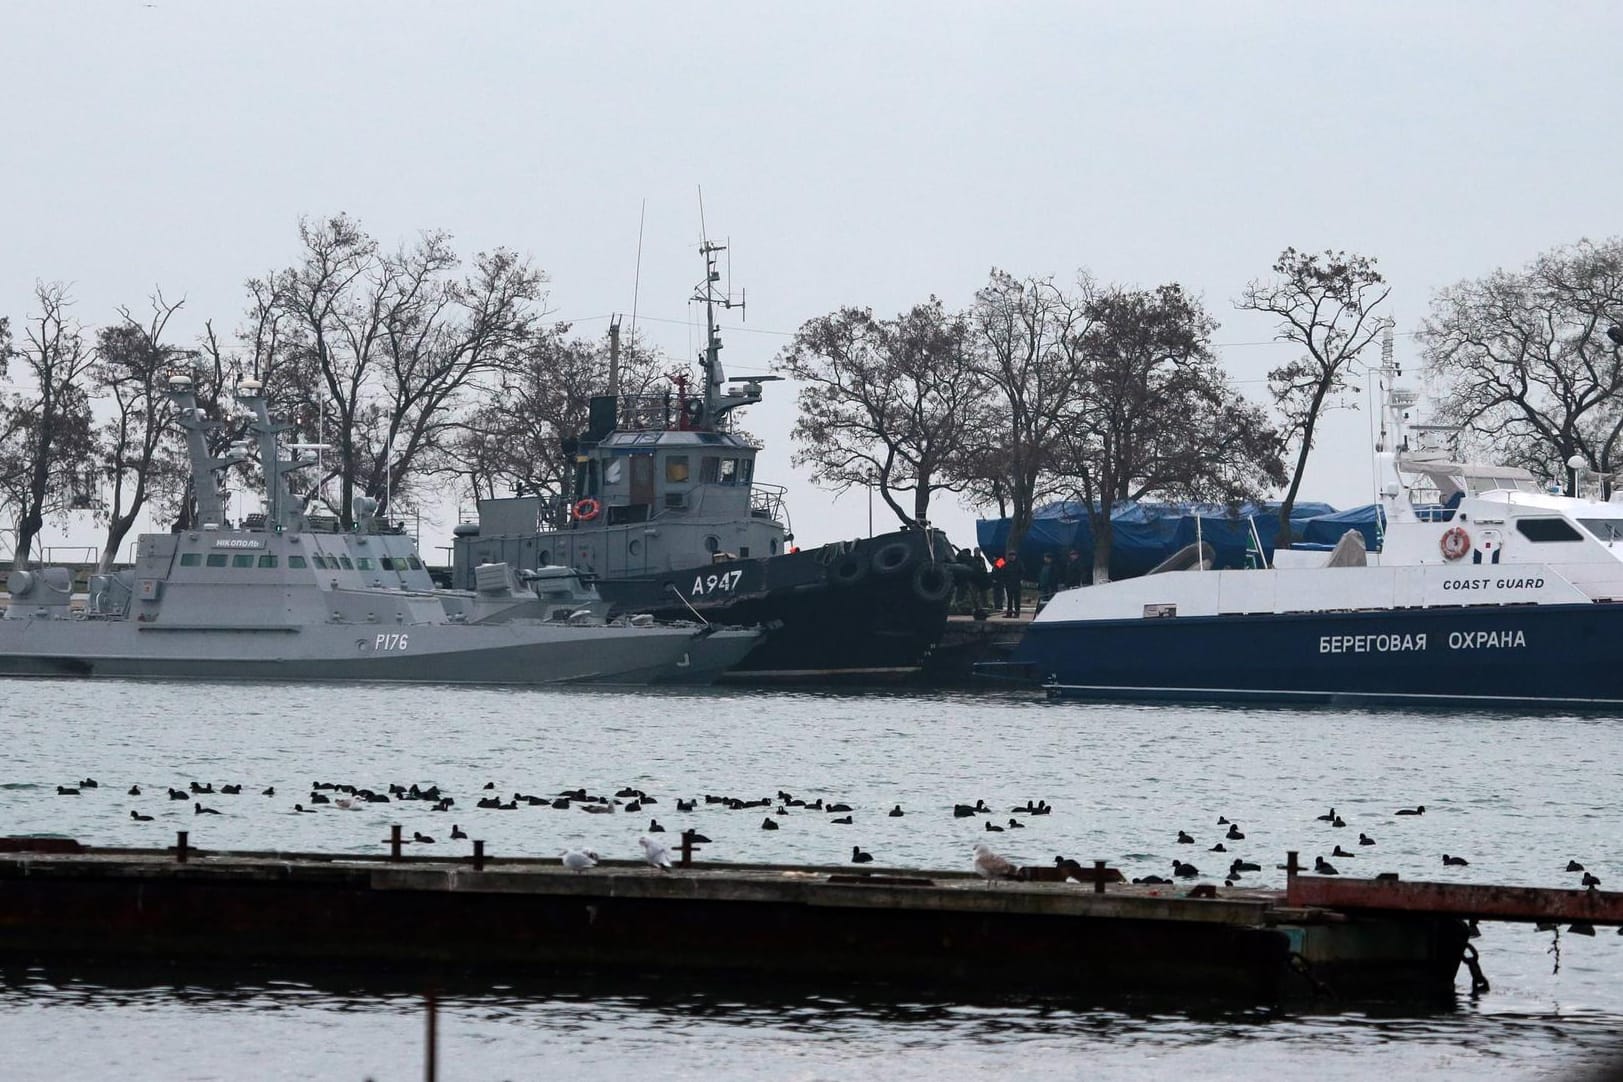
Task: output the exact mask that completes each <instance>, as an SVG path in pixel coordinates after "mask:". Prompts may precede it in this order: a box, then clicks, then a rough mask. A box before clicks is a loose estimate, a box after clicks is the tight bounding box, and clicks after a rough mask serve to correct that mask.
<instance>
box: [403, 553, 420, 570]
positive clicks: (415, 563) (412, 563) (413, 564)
mask: <svg viewBox="0 0 1623 1082" xmlns="http://www.w3.org/2000/svg"><path fill="white" fill-rule="evenodd" d="M406 566H407V567H409V568H411V569H412V570H413V571H421V570H422V569H423V561H421V560H419V559H418V558H417V557H415V556H407V557H406Z"/></svg>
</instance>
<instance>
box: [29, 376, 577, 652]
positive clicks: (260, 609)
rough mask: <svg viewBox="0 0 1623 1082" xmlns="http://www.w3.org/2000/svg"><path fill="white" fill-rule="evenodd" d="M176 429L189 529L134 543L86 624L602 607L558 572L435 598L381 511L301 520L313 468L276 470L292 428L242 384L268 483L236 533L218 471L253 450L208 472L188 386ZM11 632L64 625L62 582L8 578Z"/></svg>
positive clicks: (191, 624) (45, 576) (330, 619)
mask: <svg viewBox="0 0 1623 1082" xmlns="http://www.w3.org/2000/svg"><path fill="white" fill-rule="evenodd" d="M170 396H171V398H172V399H173V401H174V402H175V406H176V414H177V417H176V420H177V423H178V424H179V425H180V427H181V428H182V429H184V430H185V432H186V441H187V451H188V457H189V459H190V461H191V480H192V485H193V490H194V493H195V495H196V499H197V522H196V524H195V525H193V526H192V527H190V528H188V529H184V530H179V531H176V532H173V533H165V534H158V533H153V534H143V535H141V537H140V538H139V540H138V542H137V545H136V559H135V564H134V566H133V567H131V568H130V569H128V570H124V571H118V572H115V573H112V574H104V575H95V576H93V577H92V578H91V580H90V582H89V584H88V585H89V591H88V598H87V601H86V605H85V610H84V612H83V614H82V615H83V617H84V618H86V619H99V620H126V619H127V620H132V621H134V622H136V623H138V624H140V625H143V626H145V627H148V628H151V629H153V630H162V629H175V630H179V629H187V630H190V629H203V628H221V629H228V628H244V629H279V628H285V629H286V630H289V631H292V630H296V629H298V628H299V627H301V626H309V625H322V624H334V623H337V624H358V625H374V624H376V625H385V626H388V625H405V624H425V623H445V622H447V621H450V622H467V623H489V622H505V621H508V620H512V619H517V618H540V619H574V618H579V617H580V616H581V615H582V614H583V613H589V614H590V615H591V616H593V617H600V616H601V615H602V613H603V612H604V611H606V609H607V606H606V605H605V604H603V603H602V602H601V601H600V599H597V598H596V596H595V594H593V593H592V592H591V591H590V590H589V589H585V588H583V587H582V584H581V583H580V582H579V579H578V576H577V575H575V573H574V572H572V571H569V570H568V569H566V568H541V569H538V570H531V571H529V572H520V573H519V574H518V575H517V576H515V575H514V574H513V573H512V572H511V571H510V569H509V568H507V567H500V566H497V567H482V568H479V569H478V570H479V574H478V576H477V580H476V582H475V583H474V584H473V586H472V589H471V590H470V592H468V593H464V594H439V593H436V591H435V588H434V583H433V580H432V579H431V578H430V576H429V572H428V568H427V567H426V566H425V565H424V564H423V561H422V559H421V557H420V556H419V555H418V552H417V545H416V541H415V540H414V539H413V538H412V537H411V536H410V535H409V534H407V533H406V532H405V531H404V529H403V528H401V527H398V526H394V525H391V524H389V523H385V522H380V521H378V518H377V516H376V513H375V512H376V510H377V502H376V501H375V500H372V499H369V498H366V497H362V498H359V499H357V500H356V501H355V504H356V506H355V511H356V517H357V523H356V526H355V528H354V529H353V530H350V531H345V530H343V529H342V528H341V527H340V524H339V522H338V520H337V519H336V518H335V517H333V516H330V515H317V514H307V513H306V509H307V505H308V501H306V500H305V499H304V498H302V497H299V496H296V495H294V494H293V492H292V491H291V488H290V486H289V484H288V476H289V474H291V473H292V472H293V471H295V470H299V469H303V468H304V467H306V466H310V465H313V464H314V462H315V460H314V459H313V458H305V457H295V458H293V459H285V458H282V457H281V449H280V447H279V437H280V436H281V435H282V434H283V433H285V432H287V431H289V429H290V427H291V426H289V425H285V424H280V423H277V422H274V421H272V420H271V419H270V416H269V413H268V411H267V409H266V404H265V399H264V396H263V395H262V394H261V392H260V387H259V384H258V383H257V382H255V381H252V380H245V381H244V382H243V383H242V384H241V385H240V387H239V390H238V400H239V401H240V402H242V404H243V405H244V406H246V407H248V408H249V410H250V411H251V412H252V414H253V419H252V420H251V421H250V423H249V430H250V432H251V433H252V435H253V436H254V437H255V439H256V440H257V442H258V444H259V454H260V462H261V464H262V466H263V468H264V474H265V494H264V495H265V510H264V511H263V512H261V513H255V514H249V515H246V516H244V517H243V519H242V521H241V522H238V523H233V522H231V521H230V520H228V519H227V518H226V515H225V501H224V499H223V498H222V496H221V493H220V488H219V483H218V480H217V477H218V473H219V471H221V470H223V469H225V468H227V467H229V466H231V465H234V464H235V463H237V462H240V461H243V460H244V459H246V458H247V457H248V456H249V452H250V450H251V448H250V447H233V448H232V449H231V450H230V452H229V453H228V454H226V455H225V457H222V458H214V457H212V456H211V455H210V454H209V452H208V449H207V441H206V439H205V431H206V430H207V428H208V426H209V424H210V422H209V421H208V420H206V419H205V418H204V417H203V415H202V411H201V410H200V409H198V407H197V401H196V398H195V396H194V395H193V393H192V383H191V379H190V377H187V376H175V377H173V378H172V379H171V380H170ZM8 585H9V586H10V590H11V595H12V598H11V604H10V605H9V606H8V607H7V608H6V610H5V613H4V615H5V618H7V619H12V620H16V619H27V618H37V617H45V618H57V619H70V618H73V616H74V615H75V614H74V613H72V612H71V610H70V605H69V599H70V593H69V586H70V583H69V581H68V578H67V572H66V571H64V570H63V569H59V568H46V569H44V570H41V571H34V572H30V571H17V572H13V574H12V575H11V577H10V582H9V584H8Z"/></svg>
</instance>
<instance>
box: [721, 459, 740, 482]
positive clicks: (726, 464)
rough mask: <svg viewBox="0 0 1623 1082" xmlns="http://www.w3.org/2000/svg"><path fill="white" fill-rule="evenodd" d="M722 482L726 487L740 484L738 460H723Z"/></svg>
mask: <svg viewBox="0 0 1623 1082" xmlns="http://www.w3.org/2000/svg"><path fill="white" fill-rule="evenodd" d="M720 480H721V483H722V484H724V485H736V484H738V459H736V458H724V459H722V460H721V478H720Z"/></svg>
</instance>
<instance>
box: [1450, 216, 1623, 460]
mask: <svg viewBox="0 0 1623 1082" xmlns="http://www.w3.org/2000/svg"><path fill="white" fill-rule="evenodd" d="M1620 320H1623V238H1614V239H1612V240H1608V241H1603V242H1600V243H1594V242H1591V241H1588V240H1584V241H1580V242H1579V243H1577V244H1575V245H1572V246H1570V247H1565V248H1556V249H1554V250H1552V251H1549V252H1546V253H1544V254H1543V255H1540V256H1539V257H1538V258H1537V259H1535V260H1534V261H1533V262H1532V263H1531V264H1529V265H1528V266H1527V267H1526V268H1524V269H1522V270H1517V271H1504V270H1500V271H1495V272H1494V273H1493V274H1490V275H1488V276H1487V277H1486V278H1481V279H1477V280H1474V281H1465V282H1460V283H1458V284H1456V285H1454V286H1451V287H1449V288H1448V289H1445V290H1443V291H1441V292H1440V293H1438V294H1437V295H1436V296H1435V297H1434V298H1433V299H1432V306H1431V314H1430V315H1429V316H1428V317H1427V319H1426V321H1425V323H1424V324H1423V325H1422V328H1421V331H1420V339H1421V342H1422V343H1423V349H1424V354H1425V358H1426V364H1427V368H1428V371H1429V373H1430V375H1431V377H1432V378H1433V379H1434V380H1435V381H1436V383H1437V385H1438V387H1439V389H1440V391H1441V396H1440V402H1439V405H1438V419H1439V420H1441V421H1444V422H1446V423H1450V424H1455V425H1458V426H1460V427H1461V428H1462V429H1464V430H1465V432H1466V433H1468V434H1469V435H1470V436H1471V437H1472V438H1474V440H1475V441H1476V442H1478V443H1479V444H1480V445H1481V446H1482V447H1483V448H1484V449H1485V450H1487V451H1489V452H1491V453H1493V454H1494V455H1495V456H1496V457H1497V458H1499V459H1500V460H1501V461H1504V462H1507V463H1509V464H1512V465H1519V466H1525V467H1527V468H1528V469H1531V470H1533V471H1534V472H1535V473H1537V474H1538V475H1540V476H1543V477H1546V478H1553V477H1556V476H1561V475H1563V474H1564V478H1565V480H1566V483H1567V485H1568V490H1569V491H1571V490H1572V486H1573V485H1574V482H1575V481H1576V477H1575V473H1576V471H1575V470H1573V469H1571V468H1570V467H1568V466H1567V465H1566V463H1567V461H1568V459H1570V458H1571V457H1573V456H1575V455H1578V456H1582V457H1583V458H1584V459H1585V460H1587V461H1589V462H1591V463H1596V464H1598V465H1599V467H1600V469H1601V470H1602V471H1604V472H1610V471H1611V469H1612V465H1613V463H1614V462H1615V461H1616V457H1617V452H1618V437H1619V433H1620V432H1623V410H1620V408H1619V407H1620V403H1619V393H1620V392H1623V367H1620V365H1619V359H1618V354H1617V350H1616V349H1614V348H1613V344H1612V343H1611V341H1610V340H1609V339H1608V338H1607V335H1606V330H1607V328H1609V327H1610V326H1612V325H1613V324H1614V323H1617V322H1619V321H1620Z"/></svg>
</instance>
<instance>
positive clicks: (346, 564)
mask: <svg viewBox="0 0 1623 1082" xmlns="http://www.w3.org/2000/svg"><path fill="white" fill-rule="evenodd" d="M338 566H339V567H341V568H343V569H344V570H345V571H353V570H355V565H354V564H352V563H350V561H349V557H348V556H340V557H338Z"/></svg>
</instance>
